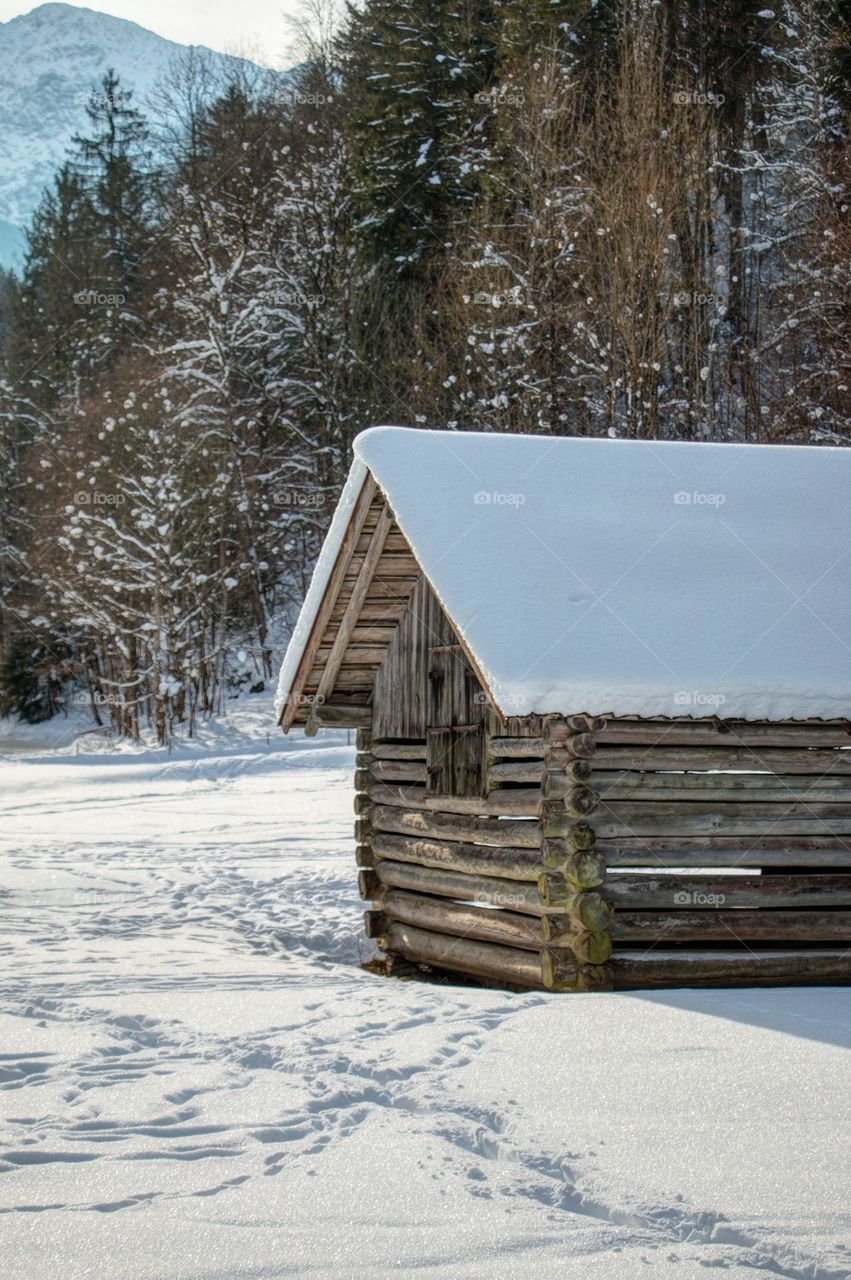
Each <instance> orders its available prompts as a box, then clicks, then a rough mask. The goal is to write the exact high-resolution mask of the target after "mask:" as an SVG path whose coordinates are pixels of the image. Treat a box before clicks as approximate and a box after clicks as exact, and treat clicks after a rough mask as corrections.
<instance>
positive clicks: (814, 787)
mask: <svg viewBox="0 0 851 1280" xmlns="http://www.w3.org/2000/svg"><path fill="white" fill-rule="evenodd" d="M589 787H590V788H591V790H593V791H594V792H596V794H597V795H599V796H600V799H601V800H604V801H605V802H606V803H607V804H615V803H618V802H626V803H631V804H633V803H640V804H649V803H651V802H652V803H654V806H656V805H658V804H659V803H662V804H664V803H665V802H673V803H678V804H679V803H690V804H702V805H704V806H706V805H715V804H742V805H750V804H786V805H789V804H806V805H810V804H851V776H848V775H846V776H844V777H843V776H840V777H832V778H831V777H828V778H812V777H806V776H801V775H800V774H784V775H783V776H782V777H780V776H777V775H776V774H770V773H768V774H766V773H757V774H753V773H750V774H748V773H598V774H595V775H594V777H593V779H592V780H591V782H590V783H589ZM551 789H552V788H551ZM568 790H569V785H568V784H567V783H565V784H564V785H563V786H562V787H561V788H560V791H561V794H567V792H568Z"/></svg>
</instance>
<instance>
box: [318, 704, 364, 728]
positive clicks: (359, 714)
mask: <svg viewBox="0 0 851 1280" xmlns="http://www.w3.org/2000/svg"><path fill="white" fill-rule="evenodd" d="M316 723H317V724H319V725H320V726H321V727H322V728H324V729H368V728H369V726H370V725H371V724H372V709H371V708H370V707H368V706H362V707H357V706H342V705H340V704H337V703H333V702H325V703H323V704H322V706H317V708H316Z"/></svg>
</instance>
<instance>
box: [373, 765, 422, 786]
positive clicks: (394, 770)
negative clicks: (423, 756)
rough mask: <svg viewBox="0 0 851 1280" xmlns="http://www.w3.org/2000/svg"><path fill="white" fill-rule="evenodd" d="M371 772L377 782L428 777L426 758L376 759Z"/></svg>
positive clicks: (409, 780) (418, 780) (405, 780)
mask: <svg viewBox="0 0 851 1280" xmlns="http://www.w3.org/2000/svg"><path fill="white" fill-rule="evenodd" d="M370 773H371V775H372V777H373V778H374V779H375V781H376V782H390V783H394V782H395V783H398V782H419V783H423V784H424V783H425V781H426V778H427V776H428V775H427V772H426V762H425V760H375V761H374V762H373V764H371V765H370Z"/></svg>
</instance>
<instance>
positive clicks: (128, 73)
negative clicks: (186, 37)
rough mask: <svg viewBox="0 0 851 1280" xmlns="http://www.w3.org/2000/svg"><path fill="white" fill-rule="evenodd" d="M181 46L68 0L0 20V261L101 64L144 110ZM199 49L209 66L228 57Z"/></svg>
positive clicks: (10, 255) (81, 116) (16, 248)
mask: <svg viewBox="0 0 851 1280" xmlns="http://www.w3.org/2000/svg"><path fill="white" fill-rule="evenodd" d="M195 47H196V48H199V49H202V50H203V46H195ZM187 48H188V46H186V45H181V44H176V43H175V42H174V41H172V40H165V39H163V37H162V36H158V35H155V34H154V32H153V31H148V30H146V28H145V27H140V26H139V25H138V24H137V23H135V22H127V21H125V20H124V19H123V18H113V17H112V16H111V15H110V14H107V13H95V12H94V11H93V10H92V9H80V8H77V7H76V6H75V5H69V4H43V5H40V6H39V7H38V8H37V9H33V10H32V11H31V12H30V13H25V14H22V15H21V16H20V17H17V18H12V19H10V21H9V22H2V23H0V265H10V264H13V263H14V262H15V261H16V260H18V261H19V260H20V255H21V251H22V249H23V243H24V240H23V234H22V231H21V228H22V226H24V225H25V224H26V223H27V222H28V221H29V217H30V214H31V213H32V211H33V209H34V207H35V205H36V204H37V203H38V200H39V198H40V197H41V194H42V191H43V190H44V188H45V187H46V186H47V185H48V183H49V182H50V180H51V178H52V176H53V173H54V172H55V170H56V169H57V167H58V166H59V165H60V164H61V162H62V160H63V159H64V157H65V152H66V149H67V147H68V144H69V143H70V140H71V136H72V135H73V134H74V133H76V132H77V131H79V130H81V129H83V128H84V126H85V124H86V113H85V104H86V101H87V99H88V96H89V93H90V91H91V90H92V89H93V88H96V87H97V85H98V84H99V83H100V80H101V79H102V77H103V73H104V72H105V71H106V69H107V67H114V68H115V70H116V71H117V72H118V74H119V76H120V77H121V81H122V84H123V85H124V86H125V87H126V88H129V89H132V90H133V93H134V103H135V105H137V106H142V107H143V106H144V102H143V99H144V96H145V94H146V93H147V92H148V91H149V90H150V89H151V87H152V86H153V84H154V81H155V80H156V79H157V77H158V76H159V75H160V73H161V72H163V71H164V70H165V69H166V68H167V67H168V66H169V64H170V63H171V62H172V61H173V60H174V59H175V58H176V57H177V56H179V55H180V54H183V53H185V52H186V50H187ZM204 52H205V53H206V54H207V55H208V56H209V58H210V59H211V60H212V62H213V63H214V64H215V63H220V64H222V66H224V65H225V64H226V63H228V62H229V61H230V59H229V58H228V57H227V55H225V54H221V53H215V52H213V51H212V50H204Z"/></svg>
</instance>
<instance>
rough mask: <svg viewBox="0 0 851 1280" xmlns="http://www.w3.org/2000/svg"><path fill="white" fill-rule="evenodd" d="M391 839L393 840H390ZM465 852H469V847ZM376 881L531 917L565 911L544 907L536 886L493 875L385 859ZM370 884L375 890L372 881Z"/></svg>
mask: <svg viewBox="0 0 851 1280" xmlns="http://www.w3.org/2000/svg"><path fill="white" fill-rule="evenodd" d="M387 839H392V837H389V836H388V837H387ZM463 848H465V849H469V845H467V846H463ZM524 852H526V851H524ZM375 877H376V882H377V883H380V884H383V885H386V886H387V887H388V888H391V889H410V890H412V891H413V892H416V893H430V894H434V895H436V896H437V897H442V898H455V899H457V900H458V901H461V902H491V903H493V905H494V906H497V907H504V908H508V909H509V910H511V911H520V912H525V913H526V914H528V915H534V916H541V915H545V914H547V913H550V912H552V913H555V912H558V911H560V910H561V908H559V907H545V906H544V904H543V903H542V902H541V895H540V893H539V892H538V886H537V885H536V884H535V883H534V882H533V883H527V882H524V881H522V880H506V879H499V878H498V877H497V876H493V875H466V874H463V873H462V872H459V871H451V870H444V869H443V868H442V867H441V868H436V867H425V866H420V865H418V864H416V863H413V862H394V861H392V860H391V859H386V860H385V859H382V860H380V861H379V862H377V863H376V866H375ZM369 884H370V887H374V886H373V882H372V881H370V882H369ZM369 896H372V895H371V894H370V895H369Z"/></svg>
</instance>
